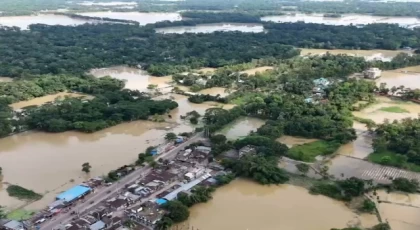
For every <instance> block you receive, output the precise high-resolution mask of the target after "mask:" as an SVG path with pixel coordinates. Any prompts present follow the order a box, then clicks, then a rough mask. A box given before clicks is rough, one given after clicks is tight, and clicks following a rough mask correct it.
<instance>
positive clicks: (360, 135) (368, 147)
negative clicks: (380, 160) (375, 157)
mask: <svg viewBox="0 0 420 230" xmlns="http://www.w3.org/2000/svg"><path fill="white" fill-rule="evenodd" d="M353 128H354V129H355V130H356V134H357V139H356V140H355V141H353V142H350V143H347V144H345V145H342V146H341V147H340V148H339V149H338V150H337V153H338V154H340V155H346V156H352V157H356V158H360V159H364V158H366V157H367V156H368V155H369V154H371V153H372V152H373V147H372V135H370V134H369V133H368V132H367V128H366V126H365V125H364V124H362V123H358V122H354V124H353Z"/></svg>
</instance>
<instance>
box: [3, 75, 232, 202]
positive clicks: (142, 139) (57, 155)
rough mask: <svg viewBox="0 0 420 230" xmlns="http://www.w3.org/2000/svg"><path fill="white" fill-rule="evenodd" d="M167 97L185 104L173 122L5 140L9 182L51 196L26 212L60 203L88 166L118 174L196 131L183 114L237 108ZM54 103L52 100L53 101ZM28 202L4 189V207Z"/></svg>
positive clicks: (136, 123) (96, 172)
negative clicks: (173, 138) (150, 150)
mask: <svg viewBox="0 0 420 230" xmlns="http://www.w3.org/2000/svg"><path fill="white" fill-rule="evenodd" d="M159 79H160V78H159ZM131 81H132V80H131V79H128V82H127V85H135V84H134V83H132V82H131ZM165 96H168V97H172V98H173V99H174V100H175V101H176V102H178V105H179V107H178V108H176V109H174V110H172V111H171V112H170V114H171V115H172V118H169V117H168V116H166V115H165V116H164V118H165V120H166V122H162V123H157V122H151V121H133V122H129V123H123V124H120V125H117V126H113V127H110V128H108V129H104V130H101V131H98V132H95V133H91V134H86V133H80V132H73V131H70V132H64V133H56V134H53V133H43V132H25V133H21V134H16V135H13V136H9V137H5V138H2V139H0V162H1V167H2V168H3V175H4V178H3V182H4V183H10V184H18V185H21V186H23V187H25V188H28V189H32V190H34V191H36V192H39V193H43V194H45V193H46V195H45V196H44V198H43V199H42V200H40V201H37V202H34V203H32V204H30V205H28V206H27V207H26V208H27V209H35V210H36V209H42V208H44V207H45V206H46V205H47V204H49V203H50V202H52V201H53V200H54V196H55V195H56V194H58V193H59V192H61V191H64V190H65V189H67V188H69V187H71V186H72V185H75V184H77V183H80V182H82V181H83V180H85V179H86V175H85V174H84V173H83V172H82V171H81V165H82V164H83V163H84V162H89V163H90V164H91V165H92V172H91V173H90V175H89V176H91V177H95V176H101V175H105V174H107V173H108V172H109V171H110V170H112V169H116V168H118V167H120V166H122V165H125V164H129V163H133V162H134V161H135V160H136V157H137V155H138V154H139V153H141V152H143V151H144V150H145V149H146V148H147V147H148V146H152V145H158V144H160V143H163V141H164V136H165V133H167V132H174V133H181V132H191V131H193V128H194V126H193V125H191V124H190V123H189V122H188V121H184V120H181V119H180V115H185V114H186V113H187V112H190V111H192V110H196V111H197V112H198V113H200V114H202V115H204V112H205V110H206V109H208V108H212V107H215V106H220V107H222V106H223V108H225V109H230V108H232V107H233V106H234V105H224V104H219V103H215V102H205V103H203V104H193V103H190V102H189V101H188V97H186V96H181V95H165ZM53 98H55V97H54V96H50V100H53ZM34 100H37V99H34ZM45 101H47V100H45ZM45 101H42V102H38V104H42V103H44V102H45ZM25 106H27V104H25ZM73 180H74V181H73ZM70 181H72V182H70ZM23 203H24V202H22V201H18V200H16V199H14V198H12V197H9V196H8V195H7V192H6V191H5V186H3V188H0V205H3V206H6V207H8V208H9V209H11V208H16V207H18V206H19V205H22V204H23Z"/></svg>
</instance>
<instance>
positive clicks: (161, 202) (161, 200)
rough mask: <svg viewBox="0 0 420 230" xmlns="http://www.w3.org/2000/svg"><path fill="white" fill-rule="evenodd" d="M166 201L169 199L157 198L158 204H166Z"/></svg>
mask: <svg viewBox="0 0 420 230" xmlns="http://www.w3.org/2000/svg"><path fill="white" fill-rule="evenodd" d="M166 202H168V201H167V200H165V199H162V198H161V199H157V200H156V204H158V205H162V204H165V203H166Z"/></svg>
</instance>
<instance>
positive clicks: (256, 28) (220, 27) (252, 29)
mask: <svg viewBox="0 0 420 230" xmlns="http://www.w3.org/2000/svg"><path fill="white" fill-rule="evenodd" d="M216 31H223V32H229V31H241V32H248V33H261V32H263V31H264V27H263V26H262V24H252V23H214V24H200V25H196V26H176V27H166V28H159V29H156V32H158V33H163V34H183V33H213V32H216Z"/></svg>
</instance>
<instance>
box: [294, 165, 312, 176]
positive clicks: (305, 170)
mask: <svg viewBox="0 0 420 230" xmlns="http://www.w3.org/2000/svg"><path fill="white" fill-rule="evenodd" d="M296 168H297V169H298V170H299V172H301V173H302V174H303V175H305V174H306V173H308V172H309V169H310V167H309V165H307V164H304V163H299V164H297V165H296Z"/></svg>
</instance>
